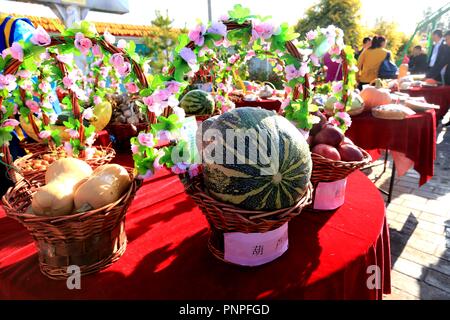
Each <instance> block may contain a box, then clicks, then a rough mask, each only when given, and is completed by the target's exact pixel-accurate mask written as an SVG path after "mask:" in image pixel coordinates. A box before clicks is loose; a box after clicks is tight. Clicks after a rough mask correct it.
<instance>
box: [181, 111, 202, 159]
mask: <svg viewBox="0 0 450 320" xmlns="http://www.w3.org/2000/svg"><path fill="white" fill-rule="evenodd" d="M197 128H198V125H197V120H196V119H195V117H194V116H192V117H187V118H185V119H184V121H183V127H182V128H181V133H182V135H183V137H184V138H185V139H186V141H187V143H188V145H189V152H191V154H192V155H193V157H191V159H192V160H193V162H194V163H201V160H200V154H199V153H198V149H197V144H196V141H195V137H196V133H197Z"/></svg>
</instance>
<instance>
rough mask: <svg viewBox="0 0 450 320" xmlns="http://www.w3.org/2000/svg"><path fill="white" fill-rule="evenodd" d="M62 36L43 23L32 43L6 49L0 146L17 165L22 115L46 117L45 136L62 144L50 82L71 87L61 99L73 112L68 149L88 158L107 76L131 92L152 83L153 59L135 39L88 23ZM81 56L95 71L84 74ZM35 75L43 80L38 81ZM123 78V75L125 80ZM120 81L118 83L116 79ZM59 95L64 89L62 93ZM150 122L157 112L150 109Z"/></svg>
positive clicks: (1, 64) (0, 65) (0, 83)
mask: <svg viewBox="0 0 450 320" xmlns="http://www.w3.org/2000/svg"><path fill="white" fill-rule="evenodd" d="M60 32H61V34H60V35H58V36H52V37H51V36H49V35H48V33H47V32H46V31H45V30H44V29H43V28H42V27H40V26H39V27H38V28H37V29H36V30H35V31H34V33H33V36H32V37H31V41H30V42H24V41H19V42H15V43H14V44H13V45H12V46H11V48H8V49H5V50H4V51H3V52H2V56H1V57H0V70H1V73H0V105H1V110H0V146H2V157H3V159H4V160H5V162H6V163H11V157H10V155H9V149H8V145H9V141H10V140H11V139H12V131H13V130H14V129H15V128H16V127H17V126H18V125H19V121H17V119H16V117H17V116H18V115H22V116H24V117H27V118H28V119H32V118H33V115H34V116H36V117H38V118H42V120H43V121H42V123H43V125H42V127H41V128H37V127H36V124H32V125H33V127H34V129H35V130H39V138H40V139H42V140H45V141H50V140H53V141H54V142H56V143H58V140H59V134H60V132H59V131H57V130H52V129H51V127H50V125H51V124H54V123H55V117H54V116H53V115H52V113H53V110H52V108H51V106H50V105H49V102H51V99H55V97H52V94H51V93H50V90H49V83H50V82H55V83H56V86H57V87H59V89H62V91H65V94H64V93H63V94H62V96H63V97H61V102H62V103H63V105H65V106H66V107H67V109H68V110H71V111H72V112H71V115H70V116H69V117H68V120H67V121H65V122H64V126H65V127H66V128H67V130H68V131H69V132H70V141H69V142H66V145H65V147H66V148H67V149H70V151H71V152H73V154H74V155H79V156H85V152H88V151H89V147H90V146H92V144H93V142H94V139H95V127H94V126H93V125H92V124H90V125H87V126H86V125H84V124H83V122H84V121H85V120H90V119H91V118H92V108H90V106H91V105H97V104H99V103H100V102H101V101H103V100H104V99H105V98H106V94H107V93H108V92H109V91H108V89H107V88H106V86H105V85H99V82H104V80H105V78H106V77H108V76H112V77H111V78H112V81H113V82H116V85H117V82H118V81H119V80H120V81H122V82H123V83H125V87H126V88H127V90H128V91H129V92H131V93H136V92H139V91H140V90H142V89H145V88H148V87H149V82H148V79H147V76H146V75H145V73H144V71H143V70H145V66H146V63H147V61H146V60H145V59H143V58H141V57H140V56H139V55H138V54H136V53H135V44H134V42H132V41H130V42H128V43H127V42H125V41H124V40H119V41H118V42H117V45H115V43H116V40H115V37H114V36H112V35H111V34H109V33H108V32H105V33H104V34H103V35H99V34H98V33H97V31H96V29H95V26H94V25H93V24H90V23H88V22H86V21H83V22H81V23H80V24H78V25H75V26H74V27H73V28H70V29H67V30H65V29H61V30H60ZM74 55H75V56H79V55H82V56H86V57H91V59H92V60H93V62H92V63H91V64H90V72H89V73H87V74H83V73H82V72H81V71H80V69H79V68H77V67H76V65H75V62H74ZM32 77H35V78H36V79H37V80H35V81H34V82H33V81H32ZM119 78H120V79H119ZM112 84H113V85H114V83H112ZM58 95H59V92H58ZM146 115H147V118H148V120H149V122H154V121H155V119H156V118H155V115H154V114H153V113H151V112H150V111H148V112H146Z"/></svg>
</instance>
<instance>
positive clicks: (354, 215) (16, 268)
mask: <svg viewBox="0 0 450 320" xmlns="http://www.w3.org/2000/svg"><path fill="white" fill-rule="evenodd" d="M126 231H127V236H128V246H127V250H126V252H125V254H124V255H123V256H122V257H121V259H120V260H119V261H118V262H116V263H115V264H113V265H112V266H111V267H109V268H107V269H105V270H103V271H101V272H99V273H97V274H93V275H88V276H85V277H82V278H81V289H80V290H69V289H67V287H66V282H65V281H55V280H50V279H48V278H46V277H45V276H44V275H42V274H41V273H40V271H39V267H38V257H37V254H36V251H35V247H34V244H33V243H32V240H31V238H30V236H29V235H28V233H27V231H26V230H25V228H24V227H22V226H21V225H20V224H19V223H17V222H16V221H15V220H12V219H10V218H8V217H5V215H4V212H3V210H2V209H0V234H1V235H2V236H1V237H0V298H1V299H205V300H209V299H233V300H235V299H252V300H253V299H303V298H304V299H381V298H382V293H389V292H390V250H389V232H388V226H387V224H386V218H385V207H384V203H383V200H382V198H381V196H380V194H379V192H378V190H377V189H376V188H375V186H374V185H373V184H372V183H371V182H370V180H369V179H368V178H367V177H366V176H365V175H363V174H362V173H361V172H359V171H357V172H354V173H353V174H352V175H350V176H349V178H348V187H347V198H346V202H345V204H344V205H343V206H342V207H341V208H339V209H338V210H336V211H335V212H334V213H323V214H317V213H316V214H314V213H309V212H302V213H301V214H300V215H299V216H298V217H297V218H295V219H293V220H292V221H291V222H290V223H289V249H288V251H287V252H286V253H285V254H284V255H283V256H281V257H280V258H279V259H277V260H275V261H273V262H271V263H269V264H266V265H263V266H260V267H254V268H246V267H238V266H234V265H229V264H226V263H224V262H221V261H219V260H217V259H216V258H215V257H213V256H212V254H210V253H209V251H208V249H207V241H208V224H207V222H206V219H205V217H204V216H203V215H202V214H201V212H200V210H199V209H198V208H197V207H196V206H195V204H194V202H193V201H192V200H191V199H190V198H189V197H188V196H187V195H186V194H185V193H184V189H183V186H182V184H181V183H180V182H179V180H178V177H176V176H174V175H173V174H171V173H169V172H168V171H163V172H161V173H158V175H156V176H155V177H154V179H153V180H151V181H150V182H147V183H145V184H144V185H143V187H142V188H141V189H140V190H139V191H138V193H137V195H136V198H135V199H134V201H133V203H132V205H131V207H130V208H129V211H128V213H127V220H126ZM371 275H376V277H377V278H376V280H374V281H370V280H369V281H368V278H369V277H370V276H371ZM374 279H375V278H374ZM368 282H369V283H372V284H376V286H375V287H374V286H370V285H369V286H368V285H367V283H368Z"/></svg>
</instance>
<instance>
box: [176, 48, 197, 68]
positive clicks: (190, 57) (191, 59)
mask: <svg viewBox="0 0 450 320" xmlns="http://www.w3.org/2000/svg"><path fill="white" fill-rule="evenodd" d="M180 57H181V58H183V60H184V61H186V62H187V63H188V65H189V66H190V67H191V69H193V66H195V65H196V64H197V56H196V55H195V53H194V51H192V49H190V48H186V47H184V48H183V49H181V51H180Z"/></svg>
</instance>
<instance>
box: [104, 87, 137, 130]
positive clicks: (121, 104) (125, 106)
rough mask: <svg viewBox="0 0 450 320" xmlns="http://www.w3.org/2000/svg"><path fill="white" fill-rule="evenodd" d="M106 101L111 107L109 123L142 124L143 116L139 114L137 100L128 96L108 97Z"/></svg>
mask: <svg viewBox="0 0 450 320" xmlns="http://www.w3.org/2000/svg"><path fill="white" fill-rule="evenodd" d="M108 99H109V100H110V101H111V104H112V106H113V114H112V118H111V123H118V124H119V123H121V124H126V123H128V124H132V125H137V124H138V123H141V122H144V121H145V118H144V115H143V114H142V113H141V112H140V110H139V106H138V105H137V103H136V101H137V99H136V98H135V97H132V96H130V95H128V94H121V95H110V96H108Z"/></svg>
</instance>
